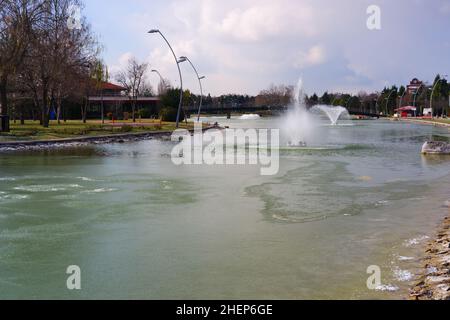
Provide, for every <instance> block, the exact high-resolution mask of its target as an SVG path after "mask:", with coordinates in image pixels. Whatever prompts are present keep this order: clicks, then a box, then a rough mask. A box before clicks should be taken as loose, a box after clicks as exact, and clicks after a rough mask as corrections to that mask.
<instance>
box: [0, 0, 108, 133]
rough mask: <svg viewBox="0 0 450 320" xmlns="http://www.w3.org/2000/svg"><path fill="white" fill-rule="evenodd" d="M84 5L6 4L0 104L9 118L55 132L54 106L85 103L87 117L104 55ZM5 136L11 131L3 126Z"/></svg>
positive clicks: (15, 0)
mask: <svg viewBox="0 0 450 320" xmlns="http://www.w3.org/2000/svg"><path fill="white" fill-rule="evenodd" d="M82 7H83V3H82V2H81V1H79V0H0V98H1V100H0V102H1V115H2V116H3V117H5V116H8V115H13V116H14V117H15V116H17V115H18V117H19V118H20V119H21V121H22V123H23V121H24V118H25V117H27V116H30V115H31V117H32V118H33V119H39V120H40V122H41V124H42V125H43V126H44V127H48V126H49V115H50V110H51V107H52V106H56V108H55V109H56V110H57V112H56V113H57V117H58V120H60V118H61V116H62V114H63V110H62V108H63V103H62V102H63V100H72V101H76V102H78V103H80V102H82V103H80V105H81V106H82V107H81V108H82V110H81V113H82V114H83V118H84V119H85V117H86V109H87V101H86V97H87V96H89V91H91V90H92V82H91V80H92V79H93V78H94V76H95V73H96V72H98V65H99V58H98V56H99V53H100V50H101V47H100V45H99V44H98V42H97V40H96V38H95V36H94V35H93V33H92V31H91V28H90V26H89V24H88V23H87V22H86V19H85V18H84V17H82V16H78V15H77V14H78V13H79V12H81V8H82ZM1 130H2V131H8V130H9V124H8V123H5V122H4V123H3V126H2V128H1Z"/></svg>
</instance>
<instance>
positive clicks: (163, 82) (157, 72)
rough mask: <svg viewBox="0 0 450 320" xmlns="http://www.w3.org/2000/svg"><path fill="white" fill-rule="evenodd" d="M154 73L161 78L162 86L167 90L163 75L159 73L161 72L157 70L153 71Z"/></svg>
mask: <svg viewBox="0 0 450 320" xmlns="http://www.w3.org/2000/svg"><path fill="white" fill-rule="evenodd" d="M152 72H153V73H156V74H157V75H158V76H159V80H160V81H161V84H162V85H163V86H164V89H167V85H166V81H165V80H164V78H163V77H162V75H161V73H159V71H158V70H156V69H153V70H152Z"/></svg>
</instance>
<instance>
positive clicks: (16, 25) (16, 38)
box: [0, 0, 42, 131]
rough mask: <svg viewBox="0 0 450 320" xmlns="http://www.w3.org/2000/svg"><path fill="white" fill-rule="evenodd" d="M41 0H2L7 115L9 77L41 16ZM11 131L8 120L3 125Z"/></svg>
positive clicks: (0, 96)
mask: <svg viewBox="0 0 450 320" xmlns="http://www.w3.org/2000/svg"><path fill="white" fill-rule="evenodd" d="M41 8H42V1H36V0H0V103H1V107H2V108H1V115H2V116H7V115H8V81H9V80H10V77H11V76H14V75H15V73H16V70H17V69H18V68H19V67H20V65H21V64H22V62H23V60H24V58H25V54H26V51H27V48H28V41H29V35H30V30H31V26H32V24H33V23H34V22H35V21H36V19H38V17H39V15H40V12H41V11H40V10H41ZM0 127H1V128H0V131H9V123H6V122H4V125H3V126H2V125H0Z"/></svg>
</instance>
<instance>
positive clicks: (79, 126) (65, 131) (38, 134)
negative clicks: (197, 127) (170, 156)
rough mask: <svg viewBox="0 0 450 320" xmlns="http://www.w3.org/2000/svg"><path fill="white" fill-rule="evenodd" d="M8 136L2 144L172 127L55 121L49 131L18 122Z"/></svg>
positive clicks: (172, 127) (0, 136)
mask: <svg viewBox="0 0 450 320" xmlns="http://www.w3.org/2000/svg"><path fill="white" fill-rule="evenodd" d="M193 126H194V124H193V123H191V122H189V123H188V124H187V125H186V123H185V122H183V123H180V128H189V129H192V128H193ZM10 127H11V132H9V133H0V142H1V141H21V140H24V141H25V140H26V141H30V140H54V139H62V138H74V137H83V136H101V135H111V134H123V133H133V132H136V133H138V132H156V131H173V130H175V123H173V122H160V121H159V120H150V119H142V120H137V121H136V122H135V123H133V122H132V121H131V120H128V121H116V122H115V123H112V121H106V122H105V124H102V123H101V121H99V120H89V121H87V123H83V122H82V121H77V120H70V121H67V122H61V123H60V124H58V123H57V122H56V121H50V126H49V128H44V127H42V126H41V125H40V124H39V121H31V120H27V121H25V124H24V125H21V124H20V122H19V121H18V122H17V123H13V122H12V121H11V124H10Z"/></svg>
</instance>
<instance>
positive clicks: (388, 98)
mask: <svg viewBox="0 0 450 320" xmlns="http://www.w3.org/2000/svg"><path fill="white" fill-rule="evenodd" d="M394 92H397V89H393V90H391V92H390V93H389V95H388V97H387V100H386V116H387V115H388V104H389V100H391V96H392V94H393V93H394Z"/></svg>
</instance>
